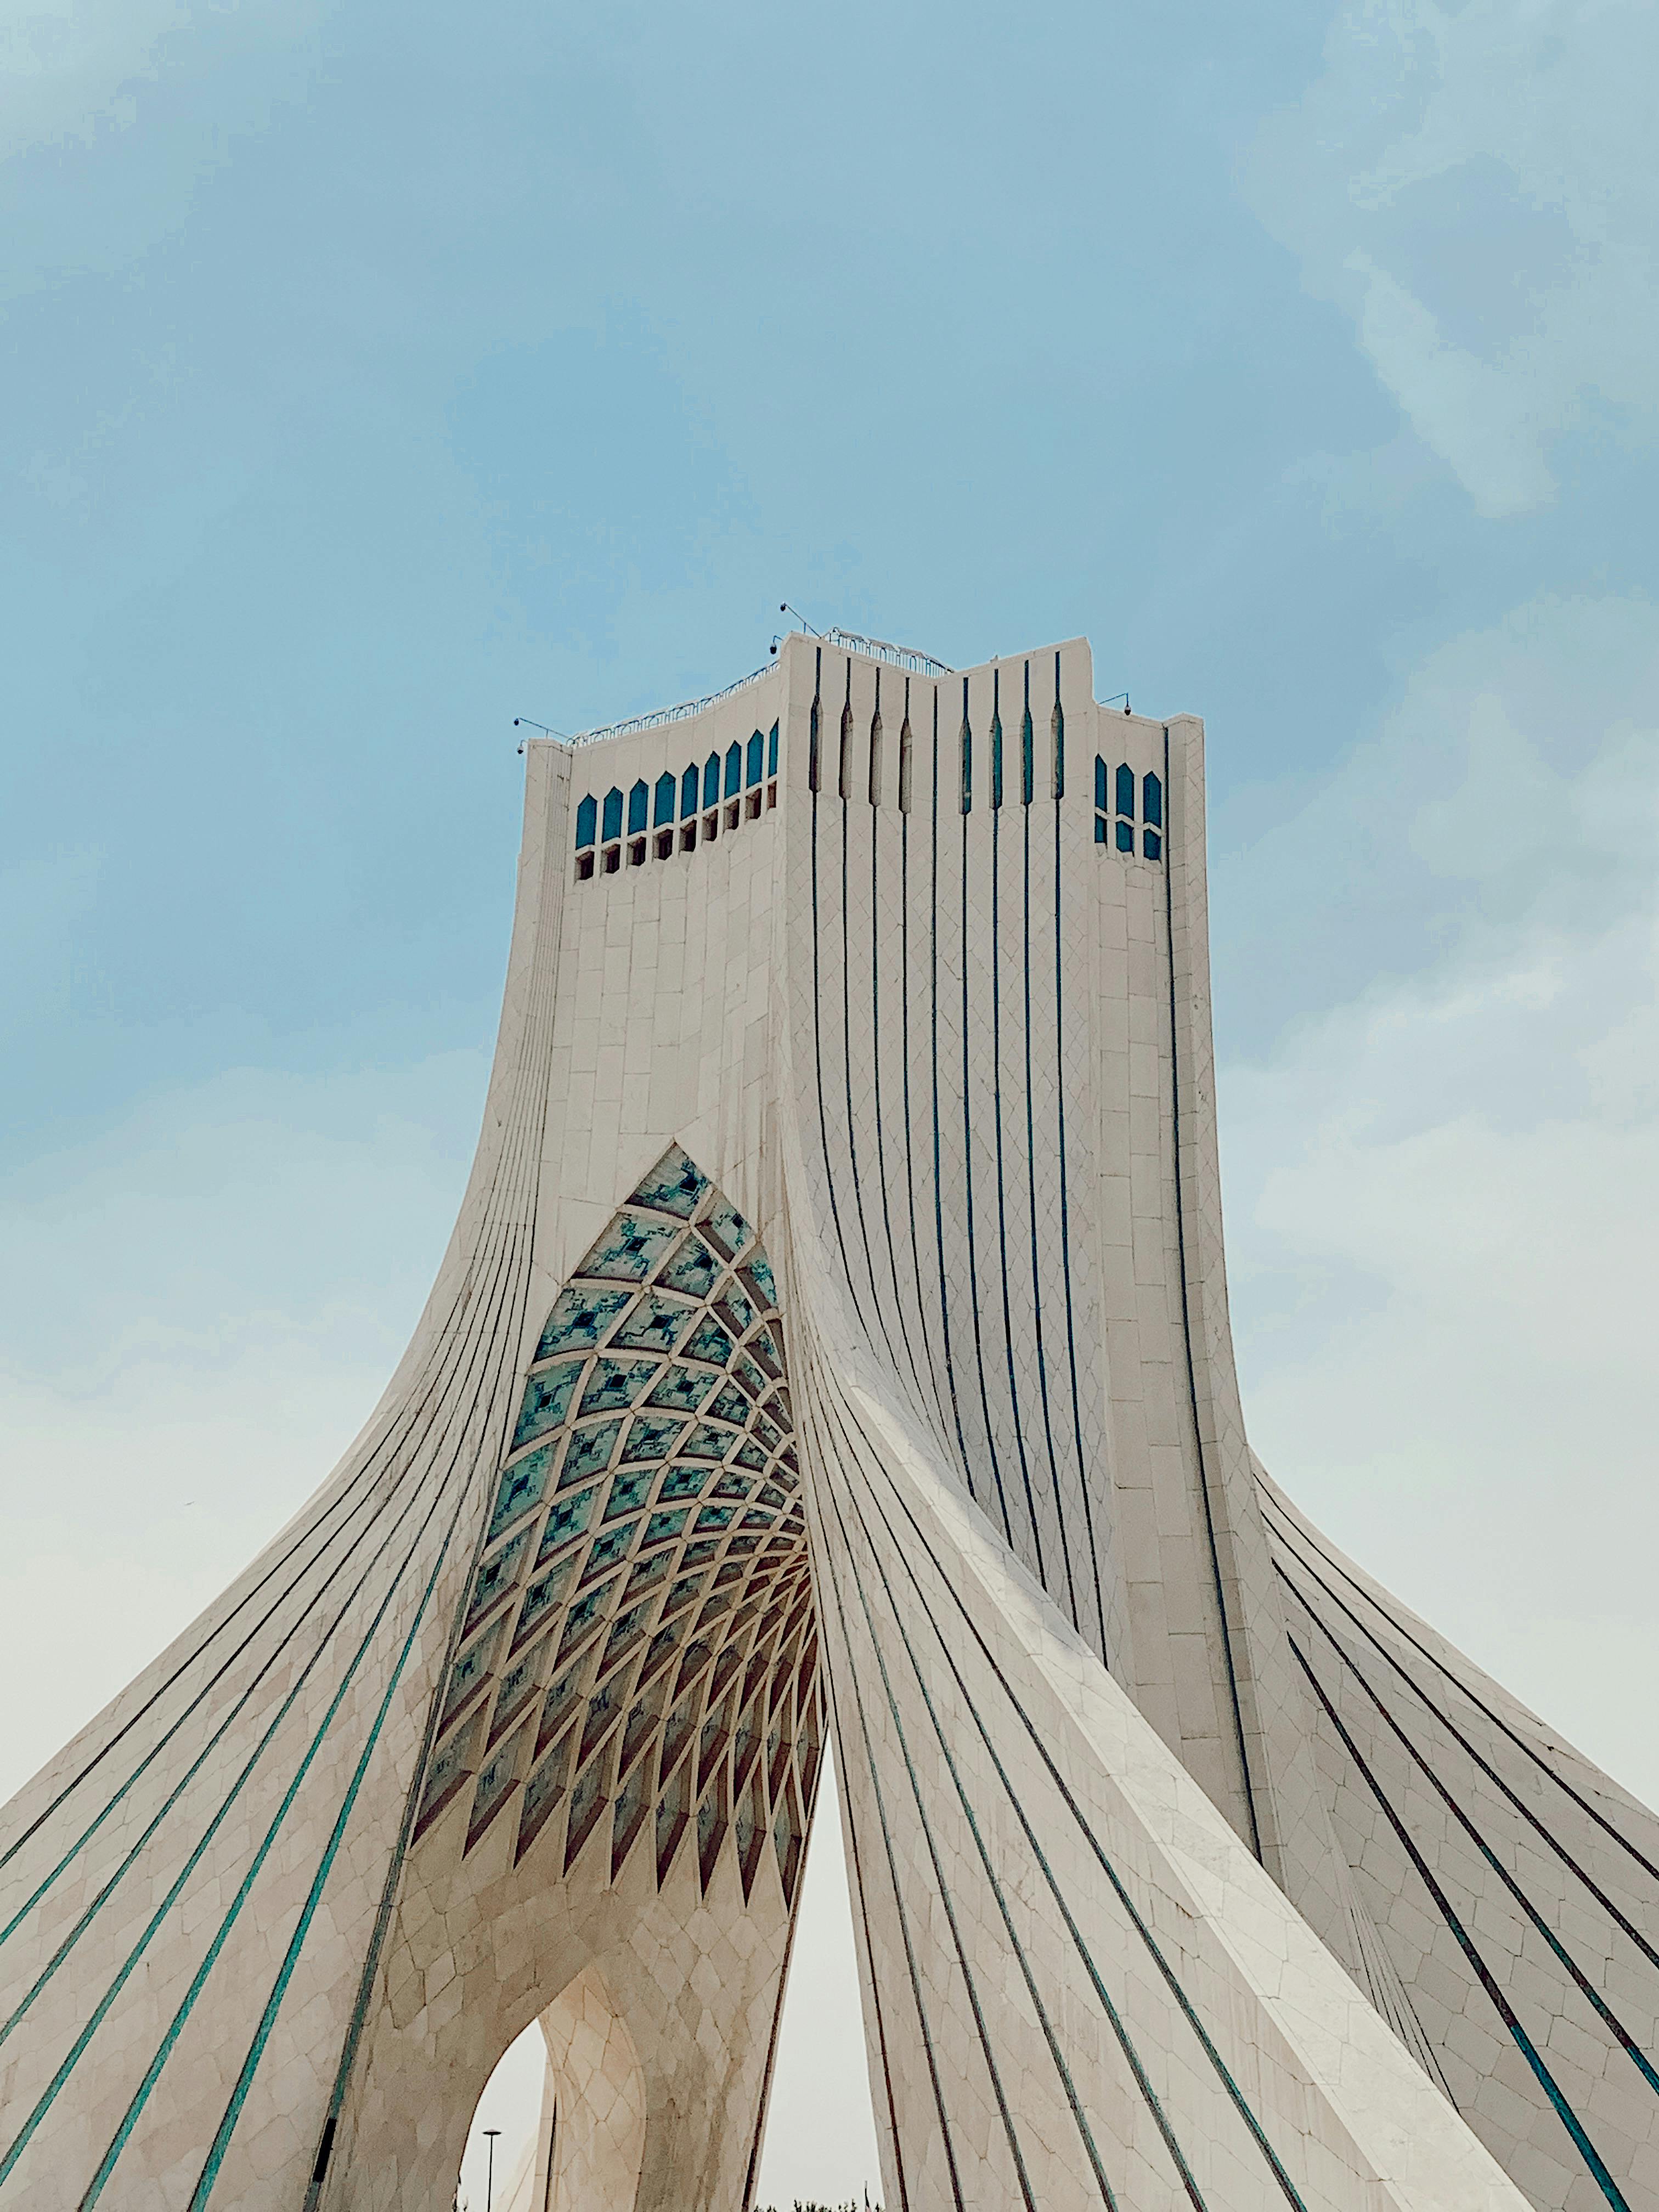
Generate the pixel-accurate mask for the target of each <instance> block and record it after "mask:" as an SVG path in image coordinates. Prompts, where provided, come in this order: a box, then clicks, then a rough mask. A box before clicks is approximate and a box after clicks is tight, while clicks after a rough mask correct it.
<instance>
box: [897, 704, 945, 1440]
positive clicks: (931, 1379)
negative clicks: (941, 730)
mask: <svg viewBox="0 0 1659 2212" xmlns="http://www.w3.org/2000/svg"><path fill="white" fill-rule="evenodd" d="M934 711H935V719H937V713H938V709H937V705H936V706H935V710H934ZM904 723H905V727H906V728H907V729H908V727H909V724H910V681H909V678H908V677H907V678H905V684H904ZM913 754H914V746H913ZM913 784H914V759H913ZM899 891H900V897H899V971H900V975H901V976H902V987H901V992H900V999H899V1010H900V1012H899V1018H900V1036H901V1042H902V1047H903V1066H904V1190H905V1199H906V1202H907V1205H908V1211H909V1215H910V1262H911V1270H912V1274H913V1278H914V1280H915V1288H916V1322H917V1327H918V1328H920V1329H921V1340H922V1347H923V1350H924V1351H925V1352H926V1353H927V1380H928V1383H930V1385H931V1386H932V1389H933V1401H934V1403H935V1405H937V1407H939V1441H940V1443H945V1442H946V1433H945V1426H946V1425H945V1400H944V1397H943V1395H942V1394H941V1392H940V1390H939V1368H938V1364H937V1363H936V1361H935V1358H934V1356H933V1331H932V1330H931V1329H930V1328H928V1327H927V1306H926V1304H925V1301H924V1299H923V1297H922V1290H921V1236H920V1234H919V1233H918V1231H917V1229H916V1168H915V1131H914V1128H913V1127H912V1124H911V1118H910V817H909V815H908V813H902V814H901V815H900V816H899ZM934 1127H935V1129H937V1127H938V1121H937V1119H935V1122H934ZM935 1169H936V1171H937V1162H936V1163H935Z"/></svg>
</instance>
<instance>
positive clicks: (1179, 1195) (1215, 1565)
mask: <svg viewBox="0 0 1659 2212" xmlns="http://www.w3.org/2000/svg"><path fill="white" fill-rule="evenodd" d="M1164 789H1165V791H1166V792H1167V791H1169V790H1170V726H1169V724H1168V723H1167V722H1166V723H1165V724H1164ZM1171 811H1172V812H1173V809H1172V810H1171ZM1174 826H1175V825H1174V823H1173V820H1172V821H1171V823H1170V829H1171V831H1173V829H1174ZM1186 836H1187V818H1186V815H1185V812H1184V811H1183V812H1182V848H1183V849H1182V883H1183V884H1184V883H1185V881H1186V867H1185V860H1186V855H1185V840H1186ZM1164 959H1165V964H1166V966H1167V969H1168V972H1169V981H1170V994H1169V1005H1170V1162H1171V1164H1172V1166H1173V1169H1174V1175H1175V1230H1176V1273H1178V1275H1179V1277H1180V1281H1181V1344H1182V1352H1183V1354H1184V1357H1185V1363H1186V1369H1187V1405H1188V1411H1189V1412H1190V1413H1191V1415H1192V1422H1193V1450H1194V1455H1196V1458H1197V1462H1198V1494H1199V1496H1200V1498H1201V1499H1202V1501H1203V1504H1204V1532H1205V1535H1206V1539H1207V1541H1208V1543H1209V1548H1210V1571H1211V1573H1212V1577H1213V1578H1214V1587H1215V1603H1216V1613H1217V1616H1218V1621H1219V1625H1220V1629H1221V1655H1222V1657H1223V1659H1224V1660H1225V1662H1226V1668H1227V1694H1228V1698H1229V1700H1230V1704H1231V1711H1232V1721H1233V1735H1234V1739H1235V1741H1236V1744H1237V1750H1238V1774H1239V1782H1240V1785H1241V1787H1242V1788H1243V1792H1244V1809H1245V1812H1246V1814H1248V1815H1249V1823H1250V1849H1251V1850H1253V1851H1254V1852H1255V1855H1256V1857H1257V1858H1260V1857H1261V1823H1260V1821H1259V1820H1257V1818H1256V1810H1255V1786H1254V1784H1253V1782H1252V1780H1251V1776H1250V1757H1249V1751H1248V1750H1247V1748H1246V1747H1245V1741H1244V1706H1243V1699H1241V1697H1240V1695H1239V1689H1238V1670H1237V1665H1236V1663H1235V1662H1234V1658H1233V1638H1232V1629H1231V1624H1230V1622H1229V1620H1228V1617H1227V1585H1226V1581H1225V1577H1224V1576H1223V1574H1222V1571H1221V1547H1220V1544H1219V1542H1218V1540H1217V1537H1216V1533H1215V1509H1214V1507H1213V1505H1212V1503H1211V1500H1210V1467H1209V1462H1210V1455H1209V1454H1208V1453H1207V1452H1206V1450H1205V1449H1204V1430H1203V1424H1202V1423H1201V1421H1200V1418H1199V1411H1198V1364H1197V1358H1196V1355H1195V1354H1194V1351H1193V1316H1192V1306H1191V1302H1190V1299H1189V1297H1188V1289H1187V1194H1186V1185H1185V1182H1184V1180H1183V1178H1182V1172H1181V1028H1180V1023H1179V1019H1178V1017H1177V1014H1176V972H1175V961H1176V954H1175V839H1174V836H1173V835H1171V836H1170V838H1169V840H1168V842H1167V846H1166V856H1165V860H1164Z"/></svg>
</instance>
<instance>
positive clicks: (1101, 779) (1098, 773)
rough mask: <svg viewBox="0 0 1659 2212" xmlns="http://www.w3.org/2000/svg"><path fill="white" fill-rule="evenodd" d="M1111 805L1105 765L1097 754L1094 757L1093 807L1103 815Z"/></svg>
mask: <svg viewBox="0 0 1659 2212" xmlns="http://www.w3.org/2000/svg"><path fill="white" fill-rule="evenodd" d="M1111 803H1112V800H1111V793H1110V790H1109V786H1108V782H1107V776H1106V763H1105V762H1104V761H1103V760H1102V758H1101V757H1100V755H1099V754H1098V753H1097V754H1096V755H1095V805H1097V807H1098V808H1099V809H1100V811H1101V812H1102V813H1103V814H1104V813H1105V812H1106V811H1107V810H1108V809H1109V806H1110V805H1111Z"/></svg>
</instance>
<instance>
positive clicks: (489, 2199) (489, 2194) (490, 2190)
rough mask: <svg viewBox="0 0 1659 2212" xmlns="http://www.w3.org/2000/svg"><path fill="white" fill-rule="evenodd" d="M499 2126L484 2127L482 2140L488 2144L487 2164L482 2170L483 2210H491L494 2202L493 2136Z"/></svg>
mask: <svg viewBox="0 0 1659 2212" xmlns="http://www.w3.org/2000/svg"><path fill="white" fill-rule="evenodd" d="M500 2133H501V2130H500V2129H499V2128H486V2129H485V2130H484V2140H485V2141H486V2142H488V2143H489V2166H487V2168H486V2169H485V2172H484V2212H491V2208H492V2207H493V2206H494V2204H495V2138H496V2136H498V2135H500Z"/></svg>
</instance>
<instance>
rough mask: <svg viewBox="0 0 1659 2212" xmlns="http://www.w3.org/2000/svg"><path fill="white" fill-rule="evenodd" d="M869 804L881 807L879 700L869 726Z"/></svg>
mask: <svg viewBox="0 0 1659 2212" xmlns="http://www.w3.org/2000/svg"><path fill="white" fill-rule="evenodd" d="M870 804H871V805H872V806H879V805H881V706H880V702H879V698H878V702H877V706H876V711H875V715H874V717H873V719H872V721H871V724H870Z"/></svg>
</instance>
